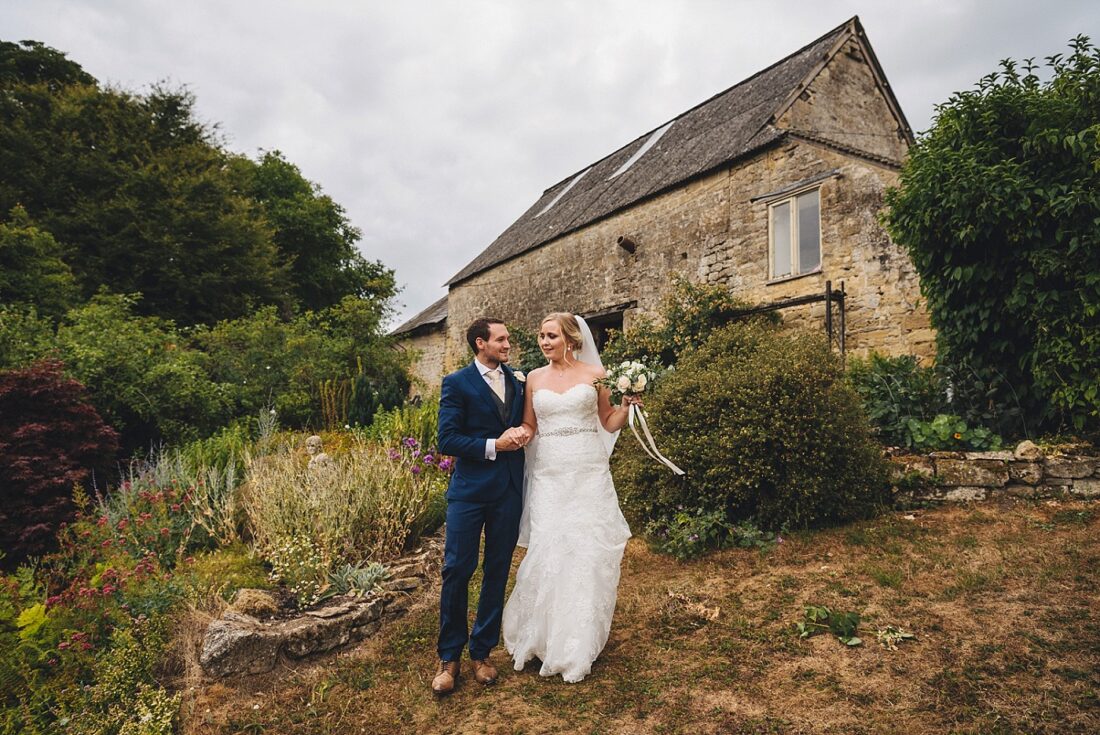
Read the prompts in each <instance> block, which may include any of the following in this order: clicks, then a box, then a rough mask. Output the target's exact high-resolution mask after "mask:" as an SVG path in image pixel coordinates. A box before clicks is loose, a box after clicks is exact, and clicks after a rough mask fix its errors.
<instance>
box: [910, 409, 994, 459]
mask: <svg viewBox="0 0 1100 735" xmlns="http://www.w3.org/2000/svg"><path fill="white" fill-rule="evenodd" d="M908 431H909V437H910V439H911V444H910V446H912V448H913V449H916V450H917V451H918V452H932V451H937V450H971V451H975V452H984V451H996V450H998V449H1000V448H1001V443H1002V442H1001V437H999V436H997V435H996V434H994V433H993V432H992V431H990V430H989V429H986V428H983V427H981V426H975V427H970V426H967V424H966V421H964V420H963V419H962V418H961V417H959V416H955V415H953V414H943V413H941V414H939V415H937V416H936V418H934V419H932V420H931V421H918V420H917V419H909V422H908Z"/></svg>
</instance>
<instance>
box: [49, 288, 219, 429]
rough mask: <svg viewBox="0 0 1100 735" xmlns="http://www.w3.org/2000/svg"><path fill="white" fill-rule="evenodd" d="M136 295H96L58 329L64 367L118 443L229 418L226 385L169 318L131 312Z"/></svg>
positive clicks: (207, 426)
mask: <svg viewBox="0 0 1100 735" xmlns="http://www.w3.org/2000/svg"><path fill="white" fill-rule="evenodd" d="M136 306H137V299H136V298H135V297H130V296H118V295H107V294H100V295H98V296H96V297H95V298H93V299H92V300H91V301H89V302H88V303H87V304H84V305H83V306H81V307H79V308H76V309H72V310H71V311H69V313H68V316H67V317H66V318H65V321H64V322H63V323H62V324H61V325H60V326H59V327H58V330H57V339H56V345H57V351H58V354H59V356H60V357H61V358H62V359H63V360H64V362H65V366H66V372H67V373H69V374H70V375H71V376H73V377H75V378H76V379H77V380H79V381H80V382H81V383H83V384H84V385H86V386H87V387H88V391H89V393H90V396H91V400H92V403H94V404H95V406H96V408H97V409H99V412H100V414H101V415H102V416H103V418H104V420H106V421H107V423H109V424H110V425H111V426H113V427H114V428H115V429H117V430H118V431H119V432H120V434H121V435H122V439H123V441H122V445H123V448H124V449H127V450H133V449H135V448H138V447H142V446H146V447H147V446H148V445H149V443H150V442H152V441H157V440H168V441H173V442H176V441H187V440H190V439H195V438H198V437H200V436H204V435H207V434H209V433H211V432H213V431H214V430H215V429H216V428H217V427H218V426H222V425H224V424H225V422H226V421H228V420H229V418H230V416H231V415H232V414H231V413H230V409H231V397H232V396H231V389H230V388H229V387H227V386H226V385H224V384H219V383H217V382H215V381H212V380H211V379H210V377H209V376H208V375H207V373H206V371H205V370H204V369H203V367H202V366H201V365H200V364H199V359H198V355H197V354H196V353H195V352H194V351H193V350H188V349H185V346H184V345H183V344H182V342H183V337H182V336H181V335H180V333H179V332H178V331H177V330H176V328H175V325H174V324H172V323H171V322H168V321H165V320H163V319H158V318H155V317H143V316H136V315H135V311H136Z"/></svg>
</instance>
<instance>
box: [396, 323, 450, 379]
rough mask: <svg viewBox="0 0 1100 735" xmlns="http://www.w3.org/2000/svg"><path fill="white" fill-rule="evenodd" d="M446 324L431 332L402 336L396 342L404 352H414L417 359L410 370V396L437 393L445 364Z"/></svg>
mask: <svg viewBox="0 0 1100 735" xmlns="http://www.w3.org/2000/svg"><path fill="white" fill-rule="evenodd" d="M446 324H447V322H443V324H440V325H439V326H438V327H435V328H433V329H432V330H431V331H425V332H420V333H417V334H414V335H413V336H402V337H401V339H400V341H399V342H398V344H399V345H401V348H402V349H403V350H406V351H410V352H412V351H415V352H416V353H417V357H416V359H415V361H414V362H413V364H412V366H411V368H410V371H409V372H410V374H411V377H412V387H411V388H410V389H409V395H410V396H427V395H431V394H432V393H438V392H439V387H440V385H441V384H442V383H443V375H444V373H443V367H444V365H445V364H446V352H447V332H446Z"/></svg>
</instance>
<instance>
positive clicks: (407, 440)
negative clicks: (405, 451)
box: [402, 436, 420, 449]
mask: <svg viewBox="0 0 1100 735" xmlns="http://www.w3.org/2000/svg"><path fill="white" fill-rule="evenodd" d="M402 443H403V444H404V445H405V446H406V447H408V448H409V449H412V448H413V447H415V446H417V445H419V444H420V442H418V441H417V440H416V439H414V438H413V437H411V436H407V437H405V440H404V442H402Z"/></svg>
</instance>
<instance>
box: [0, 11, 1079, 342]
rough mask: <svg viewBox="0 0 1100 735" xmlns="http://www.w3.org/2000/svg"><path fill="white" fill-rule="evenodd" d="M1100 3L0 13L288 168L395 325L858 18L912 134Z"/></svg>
mask: <svg viewBox="0 0 1100 735" xmlns="http://www.w3.org/2000/svg"><path fill="white" fill-rule="evenodd" d="M1098 7H1100V4H1098V3H1096V2H1095V0H1091V1H1089V0H1045V1H1044V2H1036V0H1009V1H1006V2H976V1H973V0H965V1H964V0H909V2H904V3H902V2H862V3H859V2H845V1H843V0H816V1H815V2H784V3H769V2H761V1H760V0H757V1H756V2H746V1H744V0H680V1H676V2H674V1H666V2H656V1H653V2H650V1H644V0H606V1H605V0H553V1H552V2H547V1H546V0H537V1H536V0H462V1H461V2H458V1H457V0H456V1H451V2H445V1H444V0H432V1H430V2H429V1H428V0H403V1H402V2H396V1H387V2H383V1H381V0H340V1H337V0H311V1H310V2H304V1H302V2H288V1H283V2H280V1H277V0H171V1H168V0H145V1H144V2H143V1H141V0H66V1H64V2H62V1H59V0H0V39H3V40H6V41H19V40H24V39H34V40H37V41H42V42H43V43H46V44H47V45H49V46H53V47H54V48H57V49H59V50H61V51H64V52H66V53H67V54H68V55H69V57H70V58H71V59H73V60H74V61H76V62H78V63H80V64H81V65H82V66H83V67H84V68H85V70H87V71H88V72H89V73H91V74H93V75H94V76H96V77H97V78H98V79H100V80H101V81H104V82H108V83H110V84H113V85H116V86H120V87H123V88H126V89H129V90H133V91H143V90H148V88H149V85H151V84H153V83H156V82H164V81H167V82H169V83H170V84H173V85H185V86H186V87H188V88H189V89H190V90H191V91H192V92H193V93H194V94H195V95H196V97H197V109H198V113H199V115H200V117H201V118H202V119H203V120H204V121H207V122H209V123H217V124H218V125H219V128H220V131H221V134H222V136H223V138H224V140H225V142H226V145H227V146H228V147H229V148H230V149H232V150H235V151H239V152H242V153H246V154H248V155H251V156H255V155H256V154H257V152H258V151H260V150H261V149H266V150H273V149H278V150H280V151H282V152H283V153H284V154H285V155H286V157H287V158H288V159H289V160H291V161H292V162H294V163H295V164H297V165H298V166H299V167H300V168H301V169H302V172H303V173H304V174H305V176H306V177H308V178H309V179H310V180H312V181H314V182H316V183H317V184H319V185H320V186H321V188H322V189H323V190H324V191H325V193H327V194H329V195H330V196H332V197H333V198H334V199H335V200H336V201H337V202H339V203H340V204H341V205H342V206H343V207H344V208H345V209H346V210H347V213H348V216H349V218H350V219H351V221H352V222H353V223H354V224H355V225H356V226H358V227H359V228H360V229H362V231H363V239H362V241H361V243H360V247H361V249H362V251H363V254H364V255H365V256H366V257H368V258H370V259H377V260H381V261H383V262H384V263H386V264H387V265H389V266H391V267H393V268H394V269H396V271H397V279H398V282H399V283H400V284H402V286H403V287H404V290H403V292H402V294H401V296H400V299H399V301H400V304H401V305H400V307H399V310H398V314H397V316H396V317H395V320H394V324H396V323H398V322H400V321H401V320H403V319H404V318H405V317H408V316H411V315H412V314H414V313H416V312H417V311H420V310H421V309H423V308H424V307H426V306H427V305H429V304H430V303H432V302H433V301H434V300H436V299H437V298H439V297H440V296H442V295H443V294H444V293H445V289H444V288H443V283H444V282H445V281H447V280H448V279H449V278H450V277H451V276H453V275H454V274H455V273H456V272H458V271H459V270H460V269H461V268H462V267H463V266H464V265H465V264H466V263H467V262H469V261H470V260H472V259H473V258H474V257H475V256H476V255H477V254H478V253H480V252H481V251H482V250H483V249H484V248H485V247H486V246H488V245H489V243H490V242H492V241H493V239H495V238H496V236H497V235H498V234H500V232H502V231H503V230H504V229H505V228H506V227H507V226H508V225H510V224H511V223H512V222H513V221H514V220H515V219H517V218H518V217H519V215H520V214H522V213H523V212H524V211H525V210H526V209H527V208H528V207H529V206H530V205H531V204H532V203H533V202H534V201H535V200H536V199H537V198H538V197H539V196H540V195H541V193H542V191H543V190H544V189H547V188H549V187H550V186H551V185H553V184H555V183H556V182H558V181H560V180H561V179H563V178H565V177H567V176H568V175H570V174H571V173H574V172H576V171H578V170H580V169H582V168H585V167H586V166H587V164H589V163H591V162H593V161H595V160H596V159H599V158H602V157H603V156H604V155H606V154H608V153H610V152H612V151H613V150H615V149H617V148H619V147H621V146H622V145H624V144H625V143H627V142H629V141H631V140H633V139H634V138H636V137H637V136H639V135H640V134H642V133H644V132H647V131H649V130H651V129H653V128H655V127H658V126H659V125H660V124H661V123H663V122H665V121H667V120H669V119H671V118H673V117H675V116H676V115H677V114H679V113H681V112H683V111H684V110H686V109H688V108H689V107H692V106H693V105H695V104H697V103H699V102H701V101H703V100H705V99H707V98H708V97H710V96H712V95H714V94H715V93H717V92H719V91H721V90H723V89H726V88H727V87H730V86H732V85H733V84H736V83H737V82H739V81H741V80H742V79H744V78H745V77H747V76H750V75H751V74H753V73H755V72H756V71H759V70H760V69H762V68H764V67H766V66H769V65H770V64H772V63H773V62H775V61H778V60H779V59H781V58H783V57H784V56H786V55H788V54H789V53H791V52H793V51H795V50H797V49H799V48H801V47H802V46H804V45H806V44H807V43H809V42H810V41H812V40H814V39H815V38H817V37H818V36H821V35H823V34H824V33H826V32H827V31H829V30H830V29H832V28H834V27H835V26H838V25H840V24H841V23H842V22H844V21H845V20H847V19H848V18H850V17H851V16H853V15H856V14H858V15H859V16H860V20H861V21H862V22H863V25H864V28H865V29H866V31H867V35H868V37H869V38H870V40H871V44H872V46H873V47H874V49H875V53H876V54H877V55H878V57H879V61H880V62H881V64H882V67H883V69H884V71H885V72H886V76H887V78H888V79H889V81H890V83H891V85H892V86H893V88H894V91H895V94H896V95H897V97H898V99H899V101H900V102H901V106H902V109H903V110H904V111H905V114H906V115H907V117H908V118H909V123H910V124H911V125H912V127H913V129H914V131H917V132H919V131H922V130H925V129H926V128H928V126H929V125H930V123H931V119H932V114H933V105H935V104H937V103H939V102H943V101H945V100H946V99H947V98H948V96H949V95H950V94H951V93H952V92H953V91H956V90H960V89H965V88H969V87H971V86H973V84H974V83H975V82H976V81H977V80H978V79H979V78H980V77H981V76H983V75H985V74H987V73H989V72H991V71H993V70H995V69H996V68H997V62H998V61H999V60H1000V59H1003V58H1015V59H1022V58H1026V57H1029V56H1033V57H1036V58H1037V59H1041V58H1043V57H1045V56H1048V55H1050V54H1053V53H1058V52H1061V51H1064V50H1065V48H1066V43H1067V41H1068V40H1069V39H1071V38H1072V37H1073V36H1075V35H1077V34H1079V33H1084V34H1086V35H1089V36H1091V37H1092V39H1093V40H1094V41H1100V10H1098V9H1097V8H1098Z"/></svg>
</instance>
